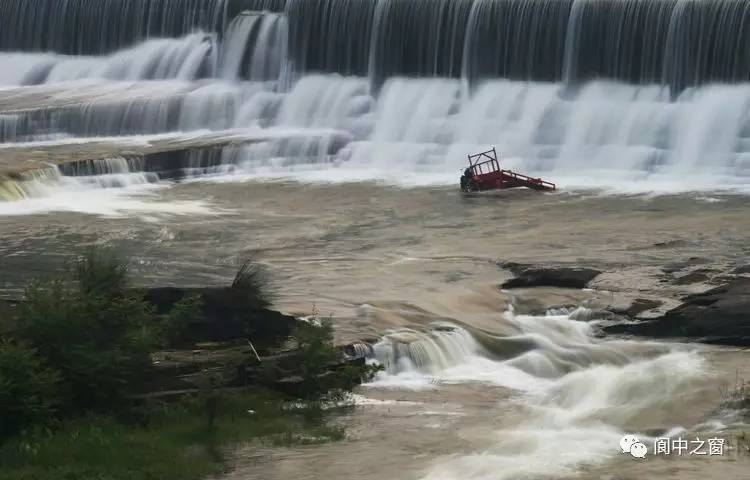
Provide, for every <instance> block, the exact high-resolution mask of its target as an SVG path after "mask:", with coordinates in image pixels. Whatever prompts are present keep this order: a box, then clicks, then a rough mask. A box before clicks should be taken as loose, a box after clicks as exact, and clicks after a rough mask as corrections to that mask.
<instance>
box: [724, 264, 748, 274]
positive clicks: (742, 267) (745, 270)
mask: <svg viewBox="0 0 750 480" xmlns="http://www.w3.org/2000/svg"><path fill="white" fill-rule="evenodd" d="M729 273H731V274H734V275H743V274H747V273H750V264H747V265H740V266H739V267H736V268H734V269H733V270H732V271H731V272H729Z"/></svg>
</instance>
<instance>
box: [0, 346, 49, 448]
mask: <svg viewBox="0 0 750 480" xmlns="http://www.w3.org/2000/svg"><path fill="white" fill-rule="evenodd" d="M59 383H60V374H59V373H58V372H56V371H55V370H52V369H50V368H48V367H47V366H46V365H44V363H43V362H42V360H41V358H40V357H39V355H37V352H36V351H35V350H34V349H33V348H29V347H27V346H25V345H23V344H19V343H12V342H10V341H8V340H0V412H2V415H0V439H3V438H6V437H8V436H10V435H14V434H17V433H19V432H20V431H21V430H22V429H23V428H26V427H27V426H29V425H45V424H48V423H49V422H50V421H51V420H52V419H53V418H54V415H55V412H56V409H57V406H58V395H57V394H58V391H57V390H58V387H59Z"/></svg>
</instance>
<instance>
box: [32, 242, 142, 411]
mask: <svg viewBox="0 0 750 480" xmlns="http://www.w3.org/2000/svg"><path fill="white" fill-rule="evenodd" d="M124 272H125V269H124V267H123V266H122V263H121V262H120V261H119V260H117V259H116V257H109V256H107V255H106V254H105V253H102V252H101V251H96V252H90V253H89V254H87V255H86V256H84V257H83V258H81V259H80V260H79V261H78V263H77V264H76V265H75V269H74V273H75V275H76V280H77V281H78V287H79V288H71V287H70V286H69V285H67V284H65V283H63V282H62V281H47V282H34V283H32V284H31V285H30V286H29V287H28V288H27V289H26V302H25V304H24V305H23V308H22V310H21V315H20V330H19V334H20V336H21V337H22V339H23V340H25V341H26V342H27V343H28V344H29V345H31V346H32V347H34V348H35V349H36V350H37V352H38V353H39V355H40V356H41V357H42V358H43V359H44V360H45V362H46V363H47V365H50V366H53V367H55V368H56V369H57V370H58V371H59V372H60V374H61V376H62V380H63V384H64V386H65V387H66V390H67V391H66V392H64V393H65V394H64V395H63V398H62V399H61V408H62V409H63V410H64V412H65V413H81V412H85V411H90V410H95V411H112V410H116V409H118V408H119V407H120V406H122V405H123V402H125V401H126V400H127V398H128V396H129V395H131V394H133V393H136V392H138V391H139V390H140V388H141V385H143V384H144V382H145V381H146V380H147V379H148V376H149V375H148V374H149V372H150V370H151V366H152V362H151V357H150V353H151V351H152V350H153V348H154V346H155V343H156V335H155V333H154V331H153V327H152V326H153V325H154V324H155V323H154V316H153V313H152V311H151V307H150V306H149V305H148V304H147V303H146V302H144V301H143V300H142V299H140V298H139V297H138V296H136V295H134V294H129V293H126V286H127V285H126V283H125V279H124V277H123V275H124Z"/></svg>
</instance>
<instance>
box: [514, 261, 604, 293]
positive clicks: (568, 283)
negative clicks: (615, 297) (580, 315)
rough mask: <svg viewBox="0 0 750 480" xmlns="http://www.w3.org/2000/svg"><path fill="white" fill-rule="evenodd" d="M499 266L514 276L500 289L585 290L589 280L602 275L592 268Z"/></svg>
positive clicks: (515, 264) (516, 264) (517, 264)
mask: <svg viewBox="0 0 750 480" xmlns="http://www.w3.org/2000/svg"><path fill="white" fill-rule="evenodd" d="M500 266H501V267H502V268H506V269H508V270H510V271H511V272H512V273H513V274H514V275H515V276H516V278H512V279H510V280H508V281H507V282H505V283H503V285H502V288H525V287H560V288H585V287H586V285H588V283H589V282H590V281H591V280H593V279H594V278H596V276H598V275H599V274H600V273H602V272H600V271H599V270H595V269H593V268H583V267H536V266H529V265H523V264H519V263H511V262H508V263H504V264H501V265H500Z"/></svg>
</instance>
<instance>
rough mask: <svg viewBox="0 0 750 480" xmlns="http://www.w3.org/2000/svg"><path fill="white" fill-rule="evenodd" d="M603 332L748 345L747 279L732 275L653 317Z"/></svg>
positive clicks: (749, 292)
mask: <svg viewBox="0 0 750 480" xmlns="http://www.w3.org/2000/svg"><path fill="white" fill-rule="evenodd" d="M604 331H605V332H606V333H611V334H621V333H625V334H632V335H641V336H649V337H655V338H689V339H691V340H694V341H699V342H703V343H713V344H721V345H736V346H750V279H748V278H735V279H732V280H730V281H729V282H728V283H727V284H726V285H723V286H721V287H717V288H713V289H711V290H708V291H707V292H704V293H699V294H695V295H690V296H688V297H686V298H685V299H684V302H683V304H682V305H680V306H679V307H677V308H674V309H672V310H669V311H668V312H667V313H666V314H664V315H663V316H661V317H658V318H656V319H654V320H651V321H643V322H637V323H636V322H634V323H622V324H617V325H611V326H607V327H604Z"/></svg>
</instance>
